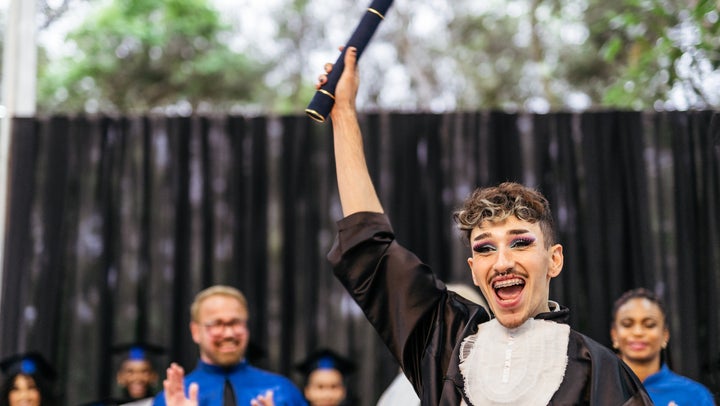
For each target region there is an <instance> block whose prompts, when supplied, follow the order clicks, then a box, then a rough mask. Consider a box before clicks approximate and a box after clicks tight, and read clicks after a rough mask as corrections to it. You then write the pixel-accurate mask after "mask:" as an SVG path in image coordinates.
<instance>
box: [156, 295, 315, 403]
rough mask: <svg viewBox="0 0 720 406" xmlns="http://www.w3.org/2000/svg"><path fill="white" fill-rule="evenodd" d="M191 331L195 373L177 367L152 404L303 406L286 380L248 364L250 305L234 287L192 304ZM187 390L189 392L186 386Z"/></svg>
mask: <svg viewBox="0 0 720 406" xmlns="http://www.w3.org/2000/svg"><path fill="white" fill-rule="evenodd" d="M190 317H191V321H190V333H191V334H192V338H193V341H195V343H197V345H198V347H199V350H200V360H199V361H198V364H197V366H196V367H195V369H194V370H193V371H192V372H190V373H189V374H188V375H187V376H185V374H184V371H183V369H182V367H180V366H179V365H177V364H175V363H173V364H172V365H170V367H169V368H168V370H167V377H166V379H165V382H163V386H164V389H165V390H164V391H163V392H161V393H160V394H158V395H157V396H156V397H155V403H154V405H160V406H162V405H166V404H167V405H168V406H173V405H198V404H201V405H223V406H229V405H242V406H245V405H251V404H252V405H261V406H273V405H278V406H281V405H305V404H306V403H305V400H304V398H303V396H302V394H301V393H300V391H299V390H298V388H297V387H296V386H295V385H294V384H293V383H292V382H291V381H290V380H289V379H287V378H285V377H283V376H280V375H277V374H274V373H272V372H268V371H264V370H262V369H259V368H256V367H254V366H252V365H250V364H249V363H248V362H247V360H246V351H247V348H248V344H249V342H250V331H249V330H248V317H249V315H248V305H247V300H246V299H245V296H244V295H243V294H242V293H241V292H240V291H239V290H237V289H235V288H233V287H230V286H222V285H216V286H211V287H209V288H207V289H205V290H203V291H201V292H200V293H198V294H197V295H196V296H195V300H194V301H193V303H192V305H191V306H190ZM186 387H187V388H188V391H187V392H186V391H185V388H186Z"/></svg>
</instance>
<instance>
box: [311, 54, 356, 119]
mask: <svg viewBox="0 0 720 406" xmlns="http://www.w3.org/2000/svg"><path fill="white" fill-rule="evenodd" d="M343 48H344V47H340V51H342V50H343ZM343 62H344V64H345V68H344V69H343V73H342V75H340V79H339V80H338V83H337V85H336V86H335V95H334V96H335V103H334V106H333V109H332V111H331V112H330V115H331V116H333V115H334V114H333V113H334V112H337V111H343V110H345V111H346V110H348V109H349V110H350V111H353V112H354V111H355V98H356V96H357V90H358V86H359V85H360V78H359V76H358V74H357V48H355V47H349V48H348V49H347V52H345V59H344V60H343ZM332 69H333V64H332V63H326V64H325V66H324V70H325V73H324V74H322V75H320V77H319V78H318V83H316V84H315V88H316V89H320V87H322V86H323V85H324V84H325V83H326V82H327V75H328V74H329V73H330V72H332Z"/></svg>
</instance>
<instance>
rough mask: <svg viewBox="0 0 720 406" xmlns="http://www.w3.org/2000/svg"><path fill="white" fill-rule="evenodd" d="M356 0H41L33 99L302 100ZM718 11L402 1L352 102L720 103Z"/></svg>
mask: <svg viewBox="0 0 720 406" xmlns="http://www.w3.org/2000/svg"><path fill="white" fill-rule="evenodd" d="M0 3H2V4H4V5H5V7H4V8H5V9H6V8H7V7H6V5H7V4H8V3H9V0H3V1H2V2H0ZM363 3H364V2H362V1H357V0H336V1H330V0H262V1H261V0H235V1H232V0H205V1H202V0H185V1H182V0H173V1H170V0H168V1H151V0H147V1H142V0H133V1H112V0H53V1H38V3H37V19H36V23H37V29H38V34H37V40H38V50H39V56H38V93H37V95H38V111H39V112H40V113H57V112H73V113H75V112H80V111H83V112H88V113H97V112H121V113H126V112H146V111H151V110H152V111H165V112H177V113H180V114H189V113H190V112H196V113H197V112H228V111H242V112H273V113H280V114H283V113H289V112H296V111H298V109H299V108H301V107H302V106H303V105H304V103H305V101H306V100H307V99H308V97H309V96H311V94H312V92H313V88H312V85H313V83H314V81H315V78H316V76H317V75H318V74H319V73H320V71H321V68H322V64H323V63H324V62H327V61H334V60H335V58H336V57H337V47H338V46H340V45H343V44H344V43H345V41H346V40H347V39H348V38H349V36H350V33H351V32H350V30H351V29H352V27H354V26H355V25H356V24H357V22H358V21H359V17H360V16H361V15H362V12H363V10H364V8H365V7H367V4H363ZM368 4H369V2H368ZM718 13H719V12H718V5H717V2H716V1H711V0H697V1H691V2H687V1H674V0H634V1H625V0H602V1H601V0H569V1H552V0H509V1H507V0H488V1H483V2H477V1H473V0H455V1H446V0H417V1H412V2H407V1H396V2H395V4H393V6H392V9H391V12H390V17H391V18H388V19H386V21H385V22H384V23H383V24H382V28H381V29H380V30H379V32H378V33H377V34H376V35H377V37H376V38H375V40H374V42H373V45H372V46H371V47H369V48H368V51H367V53H366V54H365V55H364V56H363V59H364V60H365V62H364V63H363V66H362V72H363V74H364V75H365V77H366V79H365V80H364V83H365V85H364V86H363V88H362V89H361V91H362V94H361V99H360V101H361V106H364V108H367V109H371V108H386V109H387V108H389V109H401V110H413V111H418V110H420V111H433V112H441V111H454V110H464V109H477V108H501V109H511V110H523V111H532V112H547V111H550V110H558V109H566V110H567V109H572V110H579V109H583V110H585V109H594V108H600V107H617V108H630V109H656V110H672V109H688V108H709V107H718V106H720V71H719V70H718V64H719V61H720V55H718V53H719V49H720V32H718V31H719V30H720V23H719V22H718V20H719V18H720V16H719V15H718ZM3 20H4V19H3ZM191 66H192V67H193V68H192V69H191V68H190V67H191ZM159 77H162V78H165V79H166V80H163V81H162V83H158V80H157V79H158V78H159ZM208 78H212V80H211V81H208V80H207V79H208ZM201 83H202V85H200V84H201Z"/></svg>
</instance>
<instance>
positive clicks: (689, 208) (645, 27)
mask: <svg viewBox="0 0 720 406" xmlns="http://www.w3.org/2000/svg"><path fill="white" fill-rule="evenodd" d="M13 1H15V0H13ZM17 1H18V2H17V3H15V4H20V0H17ZM22 1H23V2H25V1H30V0H22ZM10 4H11V2H10V1H9V0H4V1H0V6H1V8H0V10H1V11H2V13H3V15H2V19H0V21H2V24H3V26H2V29H3V36H2V40H3V42H2V44H1V45H2V46H3V47H6V45H7V41H9V38H13V35H14V38H15V40H16V41H17V42H18V43H20V44H21V45H22V47H25V49H35V47H37V64H36V67H37V68H36V69H37V73H36V74H35V75H32V77H33V78H35V79H36V92H35V93H34V94H33V96H34V97H33V100H32V108H31V109H29V110H25V113H24V114H18V110H15V109H13V108H10V107H7V108H2V110H0V111H2V112H3V118H2V121H3V126H4V127H3V128H5V126H6V125H8V124H9V123H12V127H11V128H12V129H11V132H10V133H9V134H7V133H3V135H2V137H3V139H2V141H3V142H2V143H0V146H2V148H3V149H2V154H0V157H2V159H0V161H2V176H1V178H2V180H3V182H6V186H4V187H3V188H5V189H6V190H7V192H5V195H4V196H5V197H4V198H3V199H0V200H2V203H3V204H4V207H3V209H4V213H5V215H4V216H3V217H2V218H3V219H4V221H5V225H4V227H2V228H3V233H4V238H5V239H4V243H3V255H2V264H3V265H2V266H3V268H2V278H1V279H0V284H1V285H0V295H1V296H0V356H5V355H9V354H12V353H16V352H21V351H26V350H38V351H41V352H42V353H43V354H45V356H46V357H48V358H49V359H50V360H51V361H52V363H53V364H54V365H55V366H56V368H57V370H58V372H59V374H58V375H59V382H58V384H59V389H60V391H61V393H62V398H63V404H67V405H77V404H82V403H84V402H89V401H91V400H93V399H98V398H102V397H107V396H110V395H116V394H117V391H118V388H117V387H116V386H115V384H114V376H115V369H116V368H117V366H118V363H119V360H118V359H117V358H116V356H114V355H113V354H112V351H111V350H112V348H113V347H114V346H115V345H116V344H120V343H127V342H131V341H136V340H141V341H148V342H151V343H154V344H158V345H161V346H163V347H165V349H166V352H165V354H164V355H162V356H160V357H158V359H157V360H156V362H157V366H158V367H159V368H161V369H162V368H164V367H165V365H167V364H168V363H169V362H170V361H178V362H180V363H181V364H182V365H184V366H185V367H186V368H192V367H193V366H194V363H195V362H196V359H197V353H196V349H195V346H194V345H193V343H192V342H191V340H190V337H189V334H188V328H187V325H188V319H189V317H188V306H189V304H190V301H191V300H192V297H193V295H194V294H195V293H196V292H197V291H199V290H200V289H202V288H203V287H206V286H208V285H211V284H214V283H225V284H230V285H233V286H236V287H238V288H240V289H241V290H243V291H244V292H245V293H246V294H247V295H248V300H249V303H250V312H251V317H252V319H251V325H250V326H251V331H252V335H253V341H254V342H255V343H256V344H258V345H260V347H261V349H262V350H264V351H260V352H261V353H262V354H263V355H262V356H261V357H260V358H259V359H258V360H257V363H258V365H260V366H262V367H265V368H268V369H271V370H273V371H276V372H280V373H283V374H286V375H288V376H290V377H291V378H293V379H294V380H296V382H298V384H300V378H301V377H300V376H298V375H297V374H296V372H295V371H294V368H293V366H294V364H295V363H296V362H297V361H299V360H301V359H303V358H304V356H305V355H306V354H307V353H309V352H311V351H312V350H314V349H315V348H317V347H319V346H330V347H333V348H335V349H336V350H337V351H338V352H340V353H343V354H345V355H347V356H349V357H351V358H353V359H355V360H356V361H358V362H359V364H360V365H359V370H358V372H357V373H356V374H355V375H354V376H352V377H351V382H350V390H351V395H352V397H353V400H355V403H356V404H360V405H372V404H374V402H375V401H376V400H377V398H378V397H379V395H380V393H381V392H382V390H383V389H384V388H385V386H386V385H387V384H389V383H390V381H391V380H392V378H393V377H394V375H395V373H396V372H397V365H396V364H395V361H394V360H393V359H392V357H391V356H390V354H389V353H388V352H387V350H386V349H385V347H384V346H383V345H382V343H380V341H379V339H378V337H377V334H376V333H375V332H374V331H373V330H372V329H371V328H370V326H369V324H368V322H367V321H366V320H365V318H364V316H363V315H362V313H361V312H360V311H359V310H358V308H357V307H356V306H355V304H354V303H353V302H352V301H351V300H350V299H349V298H348V296H347V294H346V293H345V292H344V290H343V288H342V287H341V286H340V285H339V283H338V282H337V281H336V280H335V279H334V277H333V276H332V270H331V269H329V266H328V264H327V261H326V260H325V254H326V253H327V252H328V250H329V249H330V247H331V245H332V242H333V239H334V234H335V225H334V222H335V221H336V220H338V219H339V218H340V217H341V214H340V209H339V205H338V201H337V196H336V192H335V180H334V169H333V165H334V162H333V160H332V138H331V135H330V127H329V125H327V124H322V125H321V124H317V123H315V122H312V121H311V120H309V119H308V118H307V117H305V115H304V113H303V110H304V108H305V106H306V105H307V103H308V101H309V100H310V99H311V98H312V95H313V93H314V91H315V90H314V83H315V81H316V80H317V76H318V74H319V73H321V70H322V66H323V64H324V63H325V62H332V61H334V60H335V59H336V58H337V55H338V53H339V52H338V51H337V47H338V46H339V45H342V44H343V43H344V42H345V41H346V40H347V39H348V37H349V36H350V34H351V30H352V28H353V27H354V26H355V25H356V24H357V22H358V21H359V18H360V16H361V15H362V14H363V13H364V10H365V8H366V7H367V4H365V3H364V2H361V1H356V0H353V1H350V0H334V1H330V0H307V1H301V0H263V1H260V0H238V1H230V0H214V1H210V0H162V1H161V0H56V1H38V2H36V3H34V4H35V5H36V7H35V11H34V14H33V16H31V17H33V18H32V19H31V21H34V25H33V24H31V25H30V26H28V25H27V24H24V25H22V27H21V28H23V29H27V28H28V27H30V28H34V30H33V32H34V33H35V34H36V35H35V34H33V35H27V34H26V32H27V31H24V33H23V34H22V35H19V36H18V34H17V32H15V33H12V35H11V33H10V32H8V27H11V26H12V24H13V23H17V22H18V20H16V18H17V16H15V15H12V14H10V12H11V8H10ZM718 19H719V10H718V3H717V2H715V1H693V2H686V1H663V0H641V1H619V0H618V1H615V0H603V1H599V0H578V1H575V0H570V1H562V2H560V1H544V0H518V1H495V0H488V1H483V2H478V1H476V0H452V1H450V0H448V1H440V0H417V1H413V2H406V1H402V0H396V1H395V2H394V4H393V6H392V8H391V9H390V11H389V12H388V15H387V16H386V19H385V21H384V22H383V23H382V24H381V25H380V28H379V29H378V31H377V33H376V34H375V37H374V38H373V41H372V43H371V44H370V46H369V47H368V48H367V50H366V52H365V53H364V54H363V56H362V60H361V67H360V69H361V76H362V78H361V80H362V83H363V84H362V86H361V89H360V94H359V99H358V106H359V108H360V110H361V113H362V114H361V121H362V126H363V129H364V131H365V133H366V134H367V137H368V138H367V139H368V141H367V142H368V144H367V149H368V156H369V161H370V162H369V163H370V167H371V168H370V169H371V172H372V175H373V177H374V178H375V180H376V182H377V184H378V187H379V189H380V193H381V198H382V199H383V201H384V202H385V203H386V208H387V210H388V212H389V213H390V214H391V218H392V219H393V223H394V227H395V230H396V231H397V233H398V237H399V239H400V241H401V242H402V243H404V244H405V245H407V246H409V247H410V248H412V249H414V250H416V252H418V255H419V256H420V257H421V258H422V259H423V260H425V261H426V262H428V263H429V264H430V265H431V266H432V267H433V268H434V269H435V271H436V272H437V274H438V275H439V276H440V277H441V278H442V279H443V280H446V281H448V282H460V283H463V282H464V283H470V278H469V274H468V272H467V265H466V263H465V258H466V249H467V247H465V246H463V245H462V242H461V241H460V240H459V239H458V238H457V234H456V232H455V230H454V229H453V225H452V222H451V219H450V213H451V211H452V209H453V208H454V207H455V205H456V204H458V202H460V201H461V199H462V198H464V197H465V196H466V195H467V193H469V192H470V191H471V190H472V189H473V188H474V187H475V186H478V185H488V184H493V183H496V182H499V181H503V180H517V181H520V182H523V183H526V184H528V185H532V186H537V187H539V188H540V189H541V190H542V191H543V192H545V193H546V195H548V197H549V199H550V200H551V203H552V205H553V208H554V210H555V211H556V213H555V214H556V217H557V218H558V223H559V227H560V233H561V240H562V241H563V242H564V243H565V250H566V257H567V258H566V260H567V264H566V268H565V271H564V272H563V274H562V276H561V277H560V278H558V280H557V281H556V282H553V286H552V291H551V296H552V298H553V299H556V300H558V301H560V302H561V303H563V304H566V305H568V306H569V307H570V308H571V309H573V319H572V324H573V326H574V327H576V328H577V329H578V330H579V331H581V332H584V333H586V334H588V335H590V336H591V337H593V338H594V339H596V340H598V341H600V342H601V343H603V344H606V345H608V344H609V333H608V328H609V312H610V308H611V305H612V302H613V300H614V299H615V298H616V297H617V296H618V295H620V293H622V292H623V291H624V290H626V289H630V288H634V287H638V286H645V287H648V288H650V289H652V290H654V291H656V292H658V293H660V294H661V295H662V296H663V297H664V298H665V299H666V301H667V302H668V307H669V308H670V310H671V317H670V318H671V320H670V326H671V334H672V339H671V345H670V354H671V356H672V360H673V365H674V367H675V368H676V369H677V370H678V371H679V372H681V373H683V374H685V375H687V376H690V377H691V378H693V379H697V380H700V381H701V382H703V383H704V384H706V385H707V386H708V387H710V388H711V389H712V390H713V391H714V392H715V393H716V394H717V393H718V392H719V391H720V341H718V340H717V337H718V334H720V331H718V330H720V310H718V309H720V253H719V251H718V249H717V247H718V246H720V217H719V216H717V214H716V211H717V207H718V203H719V202H720V118H719V115H718V108H719V107H720V22H719V21H718ZM33 37H34V38H35V39H33ZM2 55H3V58H4V60H3V73H5V72H6V71H8V68H7V67H8V66H9V64H14V63H15V62H17V61H16V60H15V58H14V56H12V57H11V58H8V56H7V55H8V53H7V52H3V53H2ZM11 55H15V54H11ZM15 69H18V68H17V67H15ZM20 69H22V68H20ZM7 80H8V79H7V78H4V81H3V84H2V86H3V87H4V90H3V93H4V94H7V93H6V92H5V90H7V89H8V86H9V85H15V84H16V83H14V82H8V81H7ZM14 92H15V94H16V95H17V94H18V93H22V89H19V90H14ZM5 102H6V99H4V100H3V103H5Z"/></svg>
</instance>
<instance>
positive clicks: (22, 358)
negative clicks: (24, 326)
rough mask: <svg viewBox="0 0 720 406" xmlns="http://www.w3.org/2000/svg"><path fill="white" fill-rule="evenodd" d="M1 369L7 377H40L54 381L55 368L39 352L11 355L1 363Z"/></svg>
mask: <svg viewBox="0 0 720 406" xmlns="http://www.w3.org/2000/svg"><path fill="white" fill-rule="evenodd" d="M0 369H1V370H2V371H3V374H5V376H12V375H17V374H23V375H31V376H40V377H43V378H45V379H46V380H54V379H55V377H56V373H55V368H53V367H52V366H51V365H50V363H49V362H48V361H47V360H46V359H45V357H43V356H42V354H40V353H39V352H35V351H31V352H26V353H21V354H15V355H11V356H9V357H7V358H4V359H3V360H1V361H0Z"/></svg>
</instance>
